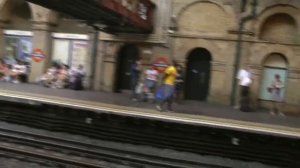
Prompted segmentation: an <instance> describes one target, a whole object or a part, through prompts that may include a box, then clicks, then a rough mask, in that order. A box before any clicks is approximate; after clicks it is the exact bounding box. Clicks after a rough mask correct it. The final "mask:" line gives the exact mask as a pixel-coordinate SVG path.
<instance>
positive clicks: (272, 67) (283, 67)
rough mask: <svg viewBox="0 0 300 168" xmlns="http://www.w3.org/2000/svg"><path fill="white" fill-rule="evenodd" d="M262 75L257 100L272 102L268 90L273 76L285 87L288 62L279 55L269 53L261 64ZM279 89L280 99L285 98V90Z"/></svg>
mask: <svg viewBox="0 0 300 168" xmlns="http://www.w3.org/2000/svg"><path fill="white" fill-rule="evenodd" d="M262 64H263V65H262V66H263V73H262V78H261V86H260V95H259V99H260V100H263V101H270V100H272V95H271V94H270V92H269V90H268V88H269V87H270V86H271V85H272V82H273V81H274V78H275V76H278V77H279V78H280V80H282V82H283V83H284V85H287V81H288V66H289V65H288V60H287V58H286V57H285V56H284V55H283V54H281V53H271V54H269V55H267V56H266V58H265V59H264V61H263V63H262ZM285 88H286V87H284V88H283V89H281V90H280V91H281V93H280V94H281V96H282V99H284V97H285V91H286V89H285Z"/></svg>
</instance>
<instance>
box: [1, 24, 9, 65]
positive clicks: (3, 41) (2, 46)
mask: <svg viewBox="0 0 300 168" xmlns="http://www.w3.org/2000/svg"><path fill="white" fill-rule="evenodd" d="M6 25H7V23H6V22H4V21H1V20H0V59H2V58H4V56H5V55H4V54H5V36H4V29H5V26H6Z"/></svg>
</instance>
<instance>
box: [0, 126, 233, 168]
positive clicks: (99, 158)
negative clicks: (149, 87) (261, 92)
mask: <svg viewBox="0 0 300 168" xmlns="http://www.w3.org/2000/svg"><path fill="white" fill-rule="evenodd" d="M0 150H1V151H5V152H8V153H13V154H17V155H23V156H26V157H30V158H38V159H43V160H49V161H52V162H55V163H60V164H67V165H74V166H79V167H91V168H108V167H107V166H104V165H103V164H102V163H103V162H104V163H114V164H118V165H129V166H130V167H138V168H140V167H151V168H152V167H153V168H154V167H162V168H193V167H195V168H196V167H197V168H228V167H226V166H221V165H214V164H207V163H199V162H192V161H187V160H178V159H172V158H166V157H160V156H156V155H150V154H149V155H146V154H142V153H137V152H132V151H124V150H119V149H116V148H113V147H111V148H108V147H103V146H97V145H91V144H86V143H81V142H78V141H72V140H65V139H60V138H54V137H50V136H44V135H37V134H31V133H27V132H21V131H15V130H8V129H3V128H0Z"/></svg>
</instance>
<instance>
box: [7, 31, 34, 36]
mask: <svg viewBox="0 0 300 168" xmlns="http://www.w3.org/2000/svg"><path fill="white" fill-rule="evenodd" d="M4 34H5V35H14V36H33V33H32V32H31V31H22V30H4Z"/></svg>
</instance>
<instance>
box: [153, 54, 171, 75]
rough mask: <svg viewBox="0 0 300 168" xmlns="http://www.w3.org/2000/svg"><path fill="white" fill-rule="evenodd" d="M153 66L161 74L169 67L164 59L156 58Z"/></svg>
mask: <svg viewBox="0 0 300 168" xmlns="http://www.w3.org/2000/svg"><path fill="white" fill-rule="evenodd" d="M153 66H154V68H155V69H156V70H157V71H158V72H159V73H163V72H164V71H165V69H166V68H167V67H168V66H169V61H168V59H167V58H166V57H158V58H157V59H155V60H154V63H153Z"/></svg>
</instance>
